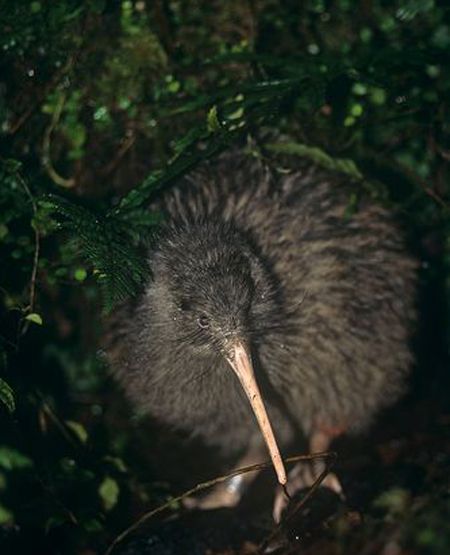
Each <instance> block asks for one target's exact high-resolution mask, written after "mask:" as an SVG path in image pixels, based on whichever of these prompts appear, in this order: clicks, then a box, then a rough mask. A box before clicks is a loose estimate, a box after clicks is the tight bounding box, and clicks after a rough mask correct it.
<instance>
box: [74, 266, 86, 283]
mask: <svg viewBox="0 0 450 555" xmlns="http://www.w3.org/2000/svg"><path fill="white" fill-rule="evenodd" d="M73 277H74V278H75V279H76V280H77V281H84V280H85V279H86V278H87V272H86V270H85V269H84V268H77V269H76V270H75V272H74V274H73Z"/></svg>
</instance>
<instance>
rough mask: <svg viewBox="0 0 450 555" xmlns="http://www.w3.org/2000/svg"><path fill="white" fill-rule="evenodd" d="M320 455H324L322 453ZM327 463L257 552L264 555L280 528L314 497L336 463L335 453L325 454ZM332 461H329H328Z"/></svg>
mask: <svg viewBox="0 0 450 555" xmlns="http://www.w3.org/2000/svg"><path fill="white" fill-rule="evenodd" d="M322 455H324V454H323V453H322ZM327 457H328V462H327V464H326V466H325V469H324V470H323V472H322V473H321V474H320V475H319V476H318V477H317V478H316V480H315V481H314V483H313V484H312V486H311V487H310V488H309V490H308V491H307V493H306V494H305V495H304V496H303V497H302V498H301V499H300V500H299V501H298V502H297V503H296V504H295V505H294V508H293V509H291V510H289V512H288V514H287V515H286V516H285V517H284V518H283V519H282V520H281V521H280V522H279V523H278V524H277V525H276V526H275V528H274V529H273V530H272V532H271V533H270V534H269V535H268V536H267V537H266V538H265V539H264V540H263V541H262V542H261V543H260V545H259V546H258V551H260V552H262V553H264V551H265V549H266V548H267V546H268V545H269V543H270V542H271V541H273V540H274V539H275V538H276V536H277V535H278V534H279V532H280V530H281V528H282V527H285V526H286V525H287V524H288V523H289V522H290V521H291V520H293V518H294V517H295V516H296V515H297V513H298V512H299V511H300V509H301V508H302V507H304V506H305V504H306V502H307V501H308V500H309V499H310V498H311V497H312V496H313V495H314V493H315V492H316V490H317V489H318V488H319V487H320V484H321V483H322V482H323V481H324V479H325V478H326V476H327V474H328V473H329V472H330V470H331V467H332V466H333V464H334V463H335V462H336V457H337V455H336V453H334V452H329V453H327ZM330 458H331V459H332V460H331V461H330V460H329V459H330Z"/></svg>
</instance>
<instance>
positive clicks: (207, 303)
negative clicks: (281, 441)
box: [150, 223, 286, 484]
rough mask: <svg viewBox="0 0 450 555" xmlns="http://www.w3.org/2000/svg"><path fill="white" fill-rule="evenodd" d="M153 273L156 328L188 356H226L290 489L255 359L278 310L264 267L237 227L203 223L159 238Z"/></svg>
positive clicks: (151, 292)
mask: <svg viewBox="0 0 450 555" xmlns="http://www.w3.org/2000/svg"><path fill="white" fill-rule="evenodd" d="M152 273H153V281H152V284H151V286H150V294H151V296H152V310H153V317H154V318H155V319H156V321H157V322H158V326H159V327H160V329H164V333H167V335H168V336H169V335H170V336H171V337H172V339H174V340H175V341H178V343H179V344H182V345H183V349H185V352H186V354H188V352H190V354H191V355H194V354H196V355H198V356H199V357H200V356H203V355H204V356H208V355H212V354H215V355H219V356H223V357H224V359H225V360H226V361H227V362H228V364H229V367H230V370H233V371H234V373H235V374H236V376H237V378H238V379H239V381H240V383H241V385H242V387H243V389H244V391H245V393H246V395H247V397H248V399H249V401H250V404H251V406H252V408H253V411H254V413H255V416H256V418H257V420H258V424H259V426H260V428H261V432H262V433H263V435H264V439H265V441H266V443H267V446H268V449H269V452H270V455H271V457H272V461H273V464H274V466H275V470H276V472H277V476H278V480H279V482H280V483H282V484H284V483H286V474H285V471H284V467H283V463H282V460H281V457H280V453H279V450H278V447H277V444H276V441H275V437H274V434H273V431H272V427H271V424H270V421H269V419H268V416H267V413H266V410H265V407H264V404H263V400H262V397H261V393H260V390H259V388H258V385H257V382H256V379H255V375H254V371H253V364H252V358H251V347H252V343H253V339H254V338H255V336H258V335H259V336H260V335H261V333H264V329H265V328H266V327H268V325H269V324H270V321H271V318H273V316H274V313H275V312H276V311H277V309H278V306H277V295H276V293H275V291H276V288H275V287H274V283H273V279H272V278H271V275H270V271H269V270H268V268H267V266H266V264H265V263H264V261H263V260H262V258H261V257H260V256H259V255H258V254H256V252H255V251H254V250H253V249H252V247H251V245H250V242H249V241H248V239H247V238H246V237H245V236H244V235H243V234H242V233H241V232H239V231H237V230H236V229H234V228H233V227H232V226H229V225H223V224H221V225H219V224H214V223H198V224H195V225H189V226H180V227H172V228H170V229H169V230H167V231H166V232H165V233H164V234H163V235H162V236H161V238H160V240H159V242H158V246H157V248H156V249H155V251H154V254H153V256H152ZM164 324H165V325H164ZM259 339H260V337H259Z"/></svg>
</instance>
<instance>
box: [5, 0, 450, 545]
mask: <svg viewBox="0 0 450 555" xmlns="http://www.w3.org/2000/svg"><path fill="white" fill-rule="evenodd" d="M446 4H447V3H446V2H441V3H439V2H437V0H396V1H395V2H384V1H382V0H361V1H356V0H328V1H327V0H308V1H305V2H298V1H293V0H283V1H275V0H261V1H253V0H248V1H238V0H227V1H220V0H215V1H210V0H190V1H188V0H181V1H171V2H169V1H166V0H154V1H151V2H150V1H144V0H137V1H135V2H134V1H131V0H123V1H121V2H120V1H113V0H93V1H90V2H87V1H86V2H81V1H76V0H59V1H58V2H45V0H33V1H31V0H19V1H14V2H11V1H8V0H1V1H0V144H1V150H0V413H1V414H0V426H1V430H2V432H1V436H0V526H1V529H0V530H1V531H0V545H1V542H4V546H5V550H6V551H5V550H3V549H2V548H1V547H0V549H1V551H2V553H9V551H11V552H23V553H51V552H55V553H86V554H87V553H90V554H91V553H101V552H102V550H104V549H105V548H106V546H107V545H108V543H110V542H111V541H112V539H113V538H114V537H115V536H116V535H117V534H118V533H119V532H120V531H121V530H122V529H123V528H125V527H126V526H128V525H129V524H130V523H132V522H133V521H134V520H136V518H137V516H138V515H139V514H140V513H141V512H142V511H143V510H145V509H148V508H149V507H152V506H155V505H157V504H158V503H159V502H162V501H164V500H165V499H167V498H168V497H169V496H170V495H172V494H174V493H175V492H176V491H179V487H180V486H181V485H188V484H191V485H195V481H194V477H193V475H192V476H187V478H186V476H184V478H183V479H184V481H182V480H181V481H178V482H176V480H175V482H169V481H168V478H167V474H166V473H165V472H164V471H162V470H161V467H160V466H158V463H157V461H158V460H159V457H160V452H159V450H161V451H163V449H161V443H164V440H162V439H161V438H160V437H159V435H158V434H157V433H155V430H153V431H152V432H145V433H146V434H148V435H147V436H142V435H140V434H142V432H140V431H138V430H137V429H135V428H134V427H133V426H132V425H131V423H130V413H129V412H127V411H126V409H125V408H123V407H122V401H121V397H120V393H119V392H117V391H116V390H115V388H114V386H113V384H112V383H111V380H110V378H109V377H108V372H107V369H106V368H105V364H104V362H103V359H102V356H101V353H99V352H98V345H99V336H100V333H101V318H100V316H99V315H100V312H101V310H102V311H104V312H107V311H108V310H110V309H111V308H112V307H113V306H114V304H115V303H116V302H118V301H120V300H121V299H123V298H125V297H127V296H128V295H132V294H134V293H136V292H137V291H138V290H139V287H140V286H141V285H142V283H143V281H144V280H145V278H146V275H147V271H148V270H147V268H146V266H145V262H143V259H142V257H141V256H140V254H139V253H140V250H139V248H140V246H141V245H142V244H145V242H146V240H147V239H148V237H149V236H150V235H151V233H152V231H153V230H154V229H155V226H157V225H158V223H159V222H160V216H159V214H157V213H151V212H149V211H148V210H147V209H146V206H147V205H148V201H149V199H150V198H152V197H153V196H155V195H157V194H158V191H160V190H161V189H162V188H164V187H170V186H171V183H172V182H174V180H176V178H177V177H179V176H180V175H182V174H183V173H185V172H187V171H189V170H190V169H191V168H192V167H194V166H195V165H196V164H197V163H198V162H200V161H201V160H202V159H205V158H207V157H213V156H215V155H216V154H217V153H218V152H220V151H221V150H222V149H224V148H226V147H227V146H228V145H230V144H234V143H236V142H238V141H241V142H242V141H249V139H250V138H251V139H252V142H251V144H252V148H254V149H257V150H258V152H257V155H261V156H268V157H270V154H271V153H274V152H275V151H277V150H280V146H279V145H277V143H276V139H273V137H276V134H275V135H272V139H271V144H270V145H268V144H267V143H265V142H264V141H263V140H261V137H262V136H264V133H266V132H267V130H268V129H270V130H271V131H276V132H277V133H283V134H285V135H286V136H288V137H289V141H290V142H289V144H288V146H287V147H286V146H284V152H283V155H285V156H287V157H289V156H293V157H295V156H307V157H310V158H312V159H314V160H316V161H317V163H319V164H323V165H326V166H328V167H332V168H335V169H336V170H337V171H343V172H347V173H349V174H351V175H352V176H353V177H357V178H358V179H359V181H360V183H361V185H362V186H363V185H364V186H366V185H367V183H371V185H370V186H369V187H370V189H371V191H372V193H373V195H374V197H382V199H383V201H384V202H387V203H390V204H391V205H393V206H394V207H395V208H396V209H398V211H399V214H400V215H401V217H402V220H403V221H404V223H405V226H406V227H407V229H408V233H409V236H410V239H411V245H412V248H413V249H414V250H415V252H416V253H417V255H418V256H420V257H421V260H422V269H421V283H422V293H421V329H420V330H419V333H418V339H417V345H418V346H417V352H418V361H419V364H418V371H417V376H416V379H415V384H416V386H415V389H414V391H416V393H415V395H416V396H415V397H413V401H411V403H413V404H412V405H411V406H419V405H420V406H422V405H421V402H422V400H423V398H426V399H427V401H426V403H428V404H431V405H432V406H433V408H435V407H436V406H440V405H439V403H440V400H441V399H442V396H443V397H444V399H445V394H444V392H446V391H448V377H447V376H446V373H445V368H446V365H447V364H448V358H447V357H448V347H447V345H448V341H449V339H450V337H449V328H448V326H447V324H448V307H449V302H450V220H449V203H450V187H449V180H450V171H449V160H450V72H449V69H448V68H449V67H450V7H448V6H447V5H446ZM274 143H275V144H274ZM358 194H359V190H358V189H355V193H354V195H353V196H352V197H351V198H349V211H350V212H351V210H352V209H354V207H355V205H356V204H357V201H358ZM374 201H376V199H374ZM100 309H101V310H100ZM418 391H420V393H417V392H418ZM423 391H426V392H427V393H426V394H425V393H423ZM436 391H438V394H436V395H437V396H436V397H433V395H435V392H436ZM430 399H431V401H430ZM414 403H415V404H414ZM428 404H427V406H428ZM436 413H438V416H436V419H437V420H436V421H435V420H433V425H430V428H429V429H428V428H427V429H426V430H422V436H425V437H426V438H428V439H427V441H425V443H421V444H420V445H421V446H422V447H421V448H423V449H424V450H425V451H426V452H427V456H425V455H424V454H423V453H422V455H421V456H422V459H421V463H420V464H421V465H422V466H421V468H422V470H423V472H425V473H427V472H428V473H429V474H431V475H432V479H431V482H430V481H428V482H426V481H424V485H423V487H422V489H420V488H418V489H417V490H415V491H413V492H411V491H410V490H409V489H408V488H407V486H406V485H405V484H404V483H399V482H395V481H394V484H393V485H394V486H396V487H395V488H394V489H392V488H391V489H388V490H386V491H384V490H383V486H382V485H380V486H379V488H378V492H377V494H378V497H377V498H376V499H375V501H374V503H373V504H372V505H371V509H367V510H368V511H369V515H370V516H369V518H368V519H367V521H366V522H365V524H364V526H363V527H362V528H361V527H360V529H359V530H358V531H357V532H354V530H353V527H352V526H350V525H348V524H345V523H343V522H341V521H339V522H338V524H339V526H338V525H336V526H335V527H334V531H335V532H336V530H337V531H338V532H336V533H335V536H333V537H334V539H333V540H329V542H328V543H327V547H326V548H327V549H328V550H329V551H327V552H330V553H338V552H339V553H341V552H343V551H339V549H344V547H342V546H343V545H344V546H346V547H345V549H346V550H347V551H346V552H347V553H353V552H355V553H359V552H361V551H360V549H361V545H366V546H370V545H372V546H374V547H372V549H373V550H372V551H365V552H367V553H377V552H383V553H388V551H382V549H385V546H386V545H389V542H391V543H392V542H393V541H394V540H395V542H397V543H396V545H397V546H401V547H398V549H401V548H402V549H403V548H404V549H405V551H395V552H394V551H389V553H400V552H405V553H406V549H409V551H408V553H423V552H427V553H448V552H449V550H450V527H449V524H448V522H449V516H450V504H449V498H448V489H446V488H445V487H444V486H443V481H442V476H443V475H447V474H448V470H449V469H450V450H449V448H448V446H446V444H445V440H443V441H441V440H442V438H445V434H444V432H443V428H442V426H444V427H445V426H447V428H446V431H447V435H448V425H449V422H450V418H449V414H448V412H447V413H446V414H443V413H441V412H439V411H437V410H436ZM444 413H445V411H444ZM421 414H422V413H421ZM426 414H427V417H426V418H427V419H432V418H433V417H432V416H431V415H430V413H426ZM433 414H434V413H433ZM411 418H412V417H411ZM419 420H421V417H419ZM436 422H442V426H441V425H440V424H439V425H438V424H436ZM439 426H441V427H439ZM431 429H432V430H433V432H431V431H430V430H431ZM436 430H438V431H436ZM145 438H150V441H148V439H145ZM430 438H432V439H430ZM447 443H448V439H447ZM139 445H140V446H141V447H140V448H139ZM143 445H146V449H147V451H152V454H151V455H150V459H151V461H152V462H149V461H148V459H146V458H145V457H144V456H143V454H142V453H143V451H144V450H143V449H142V446H143ZM424 445H425V447H423V446H424ZM416 446H417V445H416V444H415V443H414V442H412V443H408V448H407V449H405V450H404V451H405V452H406V454H405V453H403V454H404V457H405V459H404V460H412V459H414V453H415V448H416ZM415 454H417V453H415ZM432 454H436V455H439V461H438V463H436V461H435V460H434V458H433V457H432V456H431V455H432ZM386 456H387V455H386ZM391 456H392V453H391ZM395 456H396V457H398V456H400V455H398V453H397V454H396V455H395ZM152 457H153V458H152ZM161 457H163V455H161ZM424 457H425V458H424ZM415 463H417V460H415ZM180 464H181V463H180ZM405 464H406V463H405ZM161 465H163V463H162V462H161ZM402 468H403V467H402ZM400 472H402V471H401V470H400ZM202 475H203V476H204V477H208V476H210V475H208V474H207V473H206V471H205V472H204V473H203V474H202ZM162 480H163V481H162ZM382 483H383V484H384V482H380V484H382ZM391 485H392V484H391ZM177 488H178V489H177ZM417 493H420V500H419V501H420V502H417V500H416V501H413V496H414V495H415V494H417ZM373 507H375V509H373ZM372 509H373V512H372V513H371V512H370V511H371V510H372ZM173 510H174V511H176V506H174V508H173ZM328 535H330V531H329V530H328ZM355 537H356V539H355ZM336 538H337V539H336ZM339 546H340V547H339ZM318 549H319V551H317V552H318V553H319V552H320V553H325V551H324V549H325V548H324V547H323V545H322V547H320V546H319V548H318ZM321 549H322V551H321ZM333 549H335V551H333ZM161 552H162V551H161ZM311 552H313V551H311Z"/></svg>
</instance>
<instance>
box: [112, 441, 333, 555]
mask: <svg viewBox="0 0 450 555" xmlns="http://www.w3.org/2000/svg"><path fill="white" fill-rule="evenodd" d="M329 457H333V462H334V460H335V459H336V453H334V452H331V451H325V452H322V453H312V454H310V455H296V456H294V457H288V458H286V459H283V462H285V463H293V462H298V461H311V460H314V459H320V458H325V459H326V458H329ZM271 466H272V461H266V462H264V463H259V464H252V465H251V466H245V467H243V468H238V469H236V470H233V471H232V472H229V473H228V474H225V475H223V476H219V477H217V478H214V479H213V480H208V481H207V482H202V483H200V484H197V485H196V486H195V487H193V488H191V489H190V490H188V491H185V492H184V493H182V494H181V495H178V496H177V497H172V498H171V499H169V500H168V501H166V502H165V503H163V504H162V505H160V506H159V507H156V509H152V510H151V511H148V512H146V513H144V514H143V515H142V516H141V517H140V518H139V519H138V520H137V521H136V522H134V523H133V524H132V525H131V526H129V527H128V528H126V529H125V530H124V531H123V532H121V533H120V534H119V535H118V536H117V537H116V538H115V539H114V540H113V542H112V543H111V544H110V546H109V547H108V549H107V550H106V552H105V555H111V553H112V552H113V550H114V549H115V548H116V547H117V545H118V544H119V543H121V542H122V541H123V540H124V539H125V538H126V537H128V536H129V535H130V534H131V533H132V532H134V531H135V530H137V529H138V528H139V527H140V526H142V525H143V524H144V523H145V522H147V521H149V520H150V519H151V518H152V517H154V516H155V515H156V514H158V513H161V512H162V511H164V510H165V509H167V508H169V507H171V506H172V505H173V503H178V502H180V501H182V500H183V499H185V498H186V497H189V496H191V495H194V494H196V493H198V492H200V491H203V490H205V489H208V488H210V487H212V486H215V485H216V484H221V483H222V482H226V481H227V480H229V479H230V478H233V477H234V476H238V475H239V474H246V473H247V472H254V471H256V470H263V469H266V468H269V467H271ZM328 468H329V466H328V465H327V468H326V470H325V471H324V472H323V473H322V474H321V475H320V476H319V478H318V479H317V480H316V482H314V484H313V486H312V488H311V490H310V492H311V493H310V494H309V492H308V494H307V495H305V497H304V499H305V501H304V502H303V503H302V504H304V503H305V502H306V501H307V499H309V498H310V497H311V495H312V493H314V491H315V490H316V489H317V487H318V486H319V485H320V482H321V481H322V480H323V479H324V478H325V476H326V474H327V473H328ZM322 475H323V477H322ZM302 501H303V500H302ZM297 510H298V508H297V507H296V508H295V512H297ZM277 529H278V527H277Z"/></svg>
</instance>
